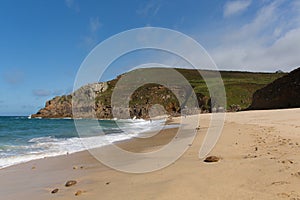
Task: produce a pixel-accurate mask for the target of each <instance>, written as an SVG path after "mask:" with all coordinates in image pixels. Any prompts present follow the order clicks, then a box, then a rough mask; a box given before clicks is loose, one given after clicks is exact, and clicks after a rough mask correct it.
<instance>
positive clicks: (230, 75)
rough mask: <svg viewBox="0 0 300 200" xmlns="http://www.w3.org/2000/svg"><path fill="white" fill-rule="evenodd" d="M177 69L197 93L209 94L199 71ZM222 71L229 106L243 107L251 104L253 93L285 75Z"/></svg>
mask: <svg viewBox="0 0 300 200" xmlns="http://www.w3.org/2000/svg"><path fill="white" fill-rule="evenodd" d="M177 70H178V71H179V72H180V73H181V74H183V76H185V77H186V78H187V79H188V80H189V82H190V83H191V85H192V86H193V87H194V90H195V92H196V93H202V94H204V95H206V96H209V92H208V90H207V87H206V84H205V82H204V80H203V79H202V78H201V77H200V76H199V73H197V72H196V71H195V70H187V69H177ZM220 73H221V76H222V79H223V83H224V86H225V91H226V96H227V107H229V106H230V105H232V104H238V105H240V106H241V107H242V108H247V107H248V106H249V105H250V104H251V101H252V95H253V93H254V92H255V91H256V90H258V89H260V88H262V87H264V86H265V85H267V84H269V83H271V82H273V81H274V80H276V79H277V78H279V77H281V76H283V75H285V74H283V73H281V74H277V73H252V72H236V71H221V72H220Z"/></svg>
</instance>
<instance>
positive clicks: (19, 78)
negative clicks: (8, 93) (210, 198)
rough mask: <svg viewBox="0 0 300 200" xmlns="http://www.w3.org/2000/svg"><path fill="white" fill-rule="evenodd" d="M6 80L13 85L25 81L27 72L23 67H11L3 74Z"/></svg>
mask: <svg viewBox="0 0 300 200" xmlns="http://www.w3.org/2000/svg"><path fill="white" fill-rule="evenodd" d="M3 78H4V81H5V82H6V83H8V84H11V85H18V84H21V83H23V82H24V79H25V74H24V72H23V71H22V70H21V69H17V68H15V69H10V70H7V71H5V72H4V74H3Z"/></svg>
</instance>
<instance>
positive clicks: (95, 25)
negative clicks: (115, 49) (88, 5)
mask: <svg viewBox="0 0 300 200" xmlns="http://www.w3.org/2000/svg"><path fill="white" fill-rule="evenodd" d="M100 27H101V23H100V21H99V17H95V18H90V30H91V33H95V32H97V31H98V30H99V28H100Z"/></svg>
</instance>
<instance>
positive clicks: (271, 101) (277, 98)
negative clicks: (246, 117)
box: [248, 68, 300, 109]
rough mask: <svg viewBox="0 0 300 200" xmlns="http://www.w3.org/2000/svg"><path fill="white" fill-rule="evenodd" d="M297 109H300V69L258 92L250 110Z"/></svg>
mask: <svg viewBox="0 0 300 200" xmlns="http://www.w3.org/2000/svg"><path fill="white" fill-rule="evenodd" d="M296 107H300V68H298V69H296V70H294V71H292V72H290V73H289V74H287V75H285V76H283V77H281V78H279V79H277V80H275V81H274V82H272V83H270V84H268V85H267V86H265V87H264V88H262V89H259V90H257V91H256V92H255V93H254V94H253V100H252V104H251V105H250V106H249V108H248V109H280V108H296Z"/></svg>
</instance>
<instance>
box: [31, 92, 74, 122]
mask: <svg viewBox="0 0 300 200" xmlns="http://www.w3.org/2000/svg"><path fill="white" fill-rule="evenodd" d="M31 117H32V118H37V117H42V118H67V117H72V95H64V96H57V97H54V98H53V99H51V100H49V101H47V102H46V105H45V108H42V109H40V110H39V111H38V112H37V113H36V114H33V115H31Z"/></svg>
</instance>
